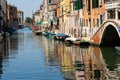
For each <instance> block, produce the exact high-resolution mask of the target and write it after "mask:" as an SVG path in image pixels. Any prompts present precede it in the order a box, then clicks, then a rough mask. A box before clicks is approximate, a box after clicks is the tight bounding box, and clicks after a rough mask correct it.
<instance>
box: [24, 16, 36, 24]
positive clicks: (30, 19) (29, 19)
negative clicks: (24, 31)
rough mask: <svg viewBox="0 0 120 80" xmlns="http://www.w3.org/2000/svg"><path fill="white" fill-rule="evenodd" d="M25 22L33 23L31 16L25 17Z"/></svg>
mask: <svg viewBox="0 0 120 80" xmlns="http://www.w3.org/2000/svg"><path fill="white" fill-rule="evenodd" d="M25 22H26V23H33V22H34V20H33V19H32V18H30V17H26V19H25Z"/></svg>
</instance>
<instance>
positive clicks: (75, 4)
mask: <svg viewBox="0 0 120 80" xmlns="http://www.w3.org/2000/svg"><path fill="white" fill-rule="evenodd" d="M74 10H78V0H77V1H75V2H74Z"/></svg>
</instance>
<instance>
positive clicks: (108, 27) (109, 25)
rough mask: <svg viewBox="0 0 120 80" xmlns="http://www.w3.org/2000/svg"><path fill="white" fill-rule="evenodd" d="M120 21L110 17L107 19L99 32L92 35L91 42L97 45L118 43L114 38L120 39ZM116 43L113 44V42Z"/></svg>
mask: <svg viewBox="0 0 120 80" xmlns="http://www.w3.org/2000/svg"><path fill="white" fill-rule="evenodd" d="M119 26H120V21H119V20H114V19H109V20H107V21H105V22H104V23H103V24H102V25H101V26H100V28H99V29H98V30H97V32H96V33H95V34H94V35H93V36H92V37H91V39H90V43H91V44H95V45H105V46H107V45H118V44H117V42H115V41H114V40H117V41H119V40H120V32H119V30H118V29H119V28H118V27H119ZM113 42H114V44H111V43H113Z"/></svg>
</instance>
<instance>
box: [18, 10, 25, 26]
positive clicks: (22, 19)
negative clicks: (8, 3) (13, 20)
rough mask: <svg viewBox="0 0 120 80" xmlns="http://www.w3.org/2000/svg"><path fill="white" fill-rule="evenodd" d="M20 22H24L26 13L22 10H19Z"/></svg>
mask: <svg viewBox="0 0 120 80" xmlns="http://www.w3.org/2000/svg"><path fill="white" fill-rule="evenodd" d="M17 18H18V24H23V22H24V13H23V11H21V10H18V11H17Z"/></svg>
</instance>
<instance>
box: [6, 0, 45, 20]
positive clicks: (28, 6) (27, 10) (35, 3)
mask: <svg viewBox="0 0 120 80" xmlns="http://www.w3.org/2000/svg"><path fill="white" fill-rule="evenodd" d="M42 1H43V0H7V2H8V4H11V5H15V6H16V7H17V8H18V9H19V10H22V11H23V12H24V18H26V17H32V13H34V12H35V11H37V10H38V9H39V7H40V5H41V3H42Z"/></svg>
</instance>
